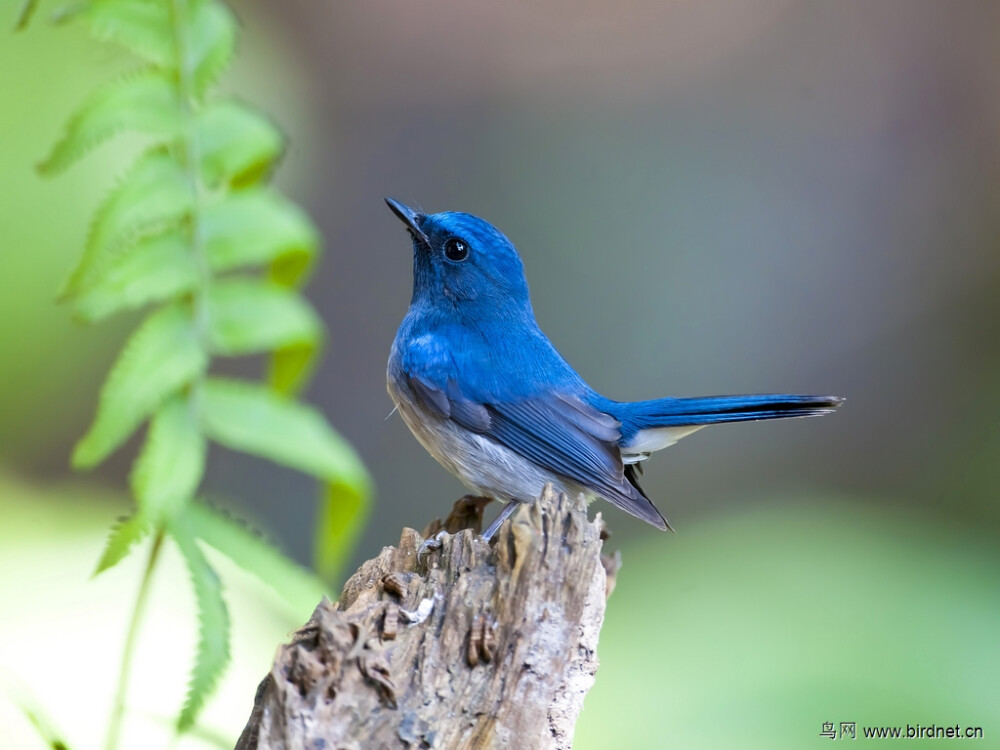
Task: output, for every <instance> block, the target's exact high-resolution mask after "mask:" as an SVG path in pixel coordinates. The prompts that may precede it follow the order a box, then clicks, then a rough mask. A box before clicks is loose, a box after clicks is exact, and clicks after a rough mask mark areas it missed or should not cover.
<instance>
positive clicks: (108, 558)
mask: <svg viewBox="0 0 1000 750" xmlns="http://www.w3.org/2000/svg"><path fill="white" fill-rule="evenodd" d="M152 526H153V525H152V523H151V522H150V520H149V518H148V517H147V516H146V515H144V514H143V513H142V512H136V513H133V514H132V515H131V516H129V517H128V518H126V519H123V520H121V521H119V522H118V523H116V524H115V525H114V526H112V527H111V533H110V534H109V535H108V541H107V544H106V545H105V546H104V553H103V554H102V555H101V559H100V560H99V561H98V563H97V568H96V569H95V570H94V575H95V576H96V575H97V574H98V573H102V572H103V571H105V570H107V569H108V568H113V567H114V566H115V565H117V564H118V563H120V562H121V561H122V560H124V559H125V557H126V556H127V555H128V553H129V552H131V551H132V548H133V547H134V546H135V545H136V544H137V543H138V542H140V541H142V539H143V538H144V537H145V536H146V535H147V534H148V533H149V532H150V530H151V529H152Z"/></svg>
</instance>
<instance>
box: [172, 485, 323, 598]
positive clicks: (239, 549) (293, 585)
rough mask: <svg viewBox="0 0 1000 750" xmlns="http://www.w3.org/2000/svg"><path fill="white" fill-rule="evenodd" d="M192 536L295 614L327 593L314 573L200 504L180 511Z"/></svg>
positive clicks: (258, 537) (240, 523)
mask: <svg viewBox="0 0 1000 750" xmlns="http://www.w3.org/2000/svg"><path fill="white" fill-rule="evenodd" d="M183 512H184V514H185V516H186V517H187V523H188V525H189V528H190V529H191V531H192V533H193V534H194V535H195V536H196V537H198V539H199V540H201V541H202V542H204V543H205V544H207V545H208V546H210V547H213V548H214V549H216V550H218V551H219V552H221V553H222V554H223V555H225V556H226V557H228V558H229V559H230V560H232V561H233V562H234V563H236V564H237V565H239V566H240V567H241V568H243V569H244V570H245V571H246V572H248V573H250V574H251V575H253V576H255V577H256V578H258V579H259V580H260V581H262V582H263V583H266V584H267V585H268V586H270V587H271V588H272V589H274V592H275V593H276V594H278V595H279V596H280V597H281V598H282V599H284V600H285V601H286V602H287V603H288V605H289V607H290V608H291V609H293V610H294V611H296V612H309V611H311V610H312V609H313V608H314V607H315V606H316V602H318V601H319V600H320V599H322V598H323V596H325V595H326V594H327V593H328V591H327V588H326V586H325V585H324V584H323V582H322V581H321V580H320V579H319V578H318V577H317V576H316V574H315V573H313V572H311V571H308V570H306V569H305V568H303V567H302V566H300V565H299V564H298V563H295V562H293V561H292V560H289V559H288V558H287V557H285V556H284V555H283V554H281V553H280V552H279V551H278V550H277V549H276V548H275V547H274V546H272V545H271V544H269V543H268V542H267V541H265V540H264V539H263V537H262V536H261V535H260V534H259V533H256V532H254V531H252V530H250V529H249V528H248V527H247V526H246V524H245V523H242V522H237V521H236V520H234V519H232V518H231V517H229V516H227V515H225V514H223V513H221V512H219V511H217V510H215V509H214V508H211V507H209V506H207V505H204V504H202V503H194V504H192V505H189V506H187V507H186V508H185V509H184V511H183Z"/></svg>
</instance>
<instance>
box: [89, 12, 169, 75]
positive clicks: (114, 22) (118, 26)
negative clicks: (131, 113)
mask: <svg viewBox="0 0 1000 750" xmlns="http://www.w3.org/2000/svg"><path fill="white" fill-rule="evenodd" d="M80 17H81V19H82V20H84V21H86V23H87V25H88V26H89V27H90V32H91V34H92V35H93V36H94V38H95V39H97V40H98V41H102V42H114V43H116V44H119V45H121V46H122V47H124V48H125V49H127V50H128V51H130V52H132V53H134V54H136V55H138V56H139V57H141V58H143V59H145V60H148V61H149V62H151V63H153V64H154V65H157V66H158V67H161V68H166V69H167V70H171V69H174V68H176V62H175V61H176V58H177V46H176V45H175V44H174V39H173V30H172V27H171V21H170V8H169V7H168V5H167V4H166V3H161V2H149V0H93V2H91V3H90V4H89V6H88V7H87V9H86V10H85V11H84V12H83V13H82V14H81V16H80Z"/></svg>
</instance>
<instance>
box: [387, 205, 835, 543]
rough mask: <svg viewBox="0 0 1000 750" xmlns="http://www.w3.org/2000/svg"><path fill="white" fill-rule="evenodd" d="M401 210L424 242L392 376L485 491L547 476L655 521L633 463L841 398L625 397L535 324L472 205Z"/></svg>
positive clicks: (516, 494) (517, 265)
mask: <svg viewBox="0 0 1000 750" xmlns="http://www.w3.org/2000/svg"><path fill="white" fill-rule="evenodd" d="M387 202H388V203H389V206H390V208H392V210H393V211H394V212H395V213H396V215H397V216H398V217H399V218H400V219H401V220H402V221H403V222H404V224H405V225H406V227H407V229H408V230H409V232H410V235H411V237H412V239H413V297H412V299H411V301H410V309H409V311H408V312H407V314H406V317H405V318H404V319H403V322H402V324H401V325H400V327H399V330H398V332H397V334H396V339H395V341H394V342H393V346H392V352H391V354H390V358H389V369H388V385H389V392H390V394H391V395H392V398H393V400H394V401H395V403H396V405H397V407H398V408H399V411H400V413H401V414H402V416H403V419H404V420H405V421H406V423H407V425H408V426H409V427H410V429H411V430H412V431H413V433H414V435H415V436H416V437H417V439H418V440H419V441H420V442H421V443H422V444H423V445H424V447H425V448H427V450H428V451H429V452H430V453H431V454H432V455H433V456H434V457H435V458H436V459H437V460H438V461H440V462H441V463H442V464H443V465H444V466H445V467H446V468H448V469H449V470H450V471H452V472H453V473H454V474H456V475H457V476H458V477H459V478H460V479H461V480H462V481H463V482H464V483H465V484H466V485H467V486H469V487H470V488H471V489H473V491H475V492H478V493H480V494H483V495H486V496H488V497H495V498H497V499H500V500H503V501H512V500H513V501H521V502H526V501H531V500H533V499H534V498H535V497H537V496H538V494H539V493H540V492H541V489H542V487H543V485H544V484H545V483H546V482H552V483H554V484H555V485H556V486H557V487H558V488H559V489H560V490H563V491H566V492H570V493H578V492H582V493H584V494H586V495H588V496H599V497H603V498H605V499H607V500H609V501H611V502H612V503H614V504H615V505H618V506H619V507H621V508H622V509H624V510H626V511H627V512H629V513H631V514H633V515H635V516H637V517H639V518H642V519H643V520H645V521H647V522H649V523H651V524H653V525H654V526H657V527H658V528H668V525H667V523H666V520H665V519H664V518H663V516H662V515H661V514H660V513H659V511H658V510H656V508H655V507H654V506H653V504H652V502H650V500H649V499H648V498H647V497H646V495H645V493H643V491H642V489H641V488H640V487H639V484H638V481H637V477H636V472H635V465H636V464H637V463H638V462H639V461H642V460H644V459H645V458H647V457H648V456H649V454H650V453H652V452H653V451H655V450H658V449H659V448H662V447H665V446H666V445H669V444H671V443H672V442H674V441H675V440H677V439H678V438H679V437H683V435H685V434H688V433H689V432H693V431H694V430H695V429H698V428H699V427H700V426H702V425H707V424H714V423H718V422H731V421H746V420H754V419H775V418H782V417H797V416H814V415H818V414H825V413H827V412H829V411H832V410H833V409H834V408H836V406H838V405H839V404H840V402H841V399H838V398H835V397H828V396H797V395H761V396H712V397H706V398H682V399H671V398H664V399H657V400H654V401H639V402H618V401H612V400H610V399H607V398H604V397H603V396H601V395H600V394H598V393H596V392H595V391H594V390H593V389H591V388H590V387H589V386H588V385H587V384H586V382H584V380H583V379H582V378H581V377H580V376H579V375H578V374H577V373H576V371H575V370H574V369H573V368H572V367H571V366H570V365H569V364H568V363H567V362H566V360H565V359H563V357H562V356H561V355H560V354H559V352H558V351H556V349H555V348H554V347H553V346H552V344H551V343H550V342H549V340H548V338H546V336H545V334H543V333H542V331H541V330H540V329H539V328H538V324H537V323H536V322H535V316H534V312H533V311H532V309H531V302H530V299H529V296H528V285H527V282H526V281H525V278H524V268H523V266H522V264H521V259H520V257H519V256H518V254H517V251H516V250H515V249H514V246H513V245H512V244H511V242H510V241H509V240H508V239H507V238H506V237H505V236H504V235H503V234H502V233H500V232H499V231H498V230H497V229H496V228H495V227H493V226H492V225H490V224H488V223H487V222H485V221H483V220H482V219H479V218H477V217H475V216H472V215H471V214H466V213H440V214H431V215H425V214H421V213H417V212H415V211H413V210H412V209H409V208H407V207H406V206H404V205H402V204H400V203H397V202H395V201H389V200H387Z"/></svg>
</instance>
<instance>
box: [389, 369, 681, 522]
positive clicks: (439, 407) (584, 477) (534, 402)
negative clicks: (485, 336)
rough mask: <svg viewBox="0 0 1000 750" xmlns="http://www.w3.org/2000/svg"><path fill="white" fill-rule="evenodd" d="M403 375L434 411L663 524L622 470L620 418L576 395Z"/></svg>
mask: <svg viewBox="0 0 1000 750" xmlns="http://www.w3.org/2000/svg"><path fill="white" fill-rule="evenodd" d="M408 379H409V382H410V386H411V388H412V390H413V391H414V393H416V394H417V396H418V397H419V398H420V400H421V401H422V402H423V403H424V405H425V406H426V407H427V408H428V409H430V410H431V411H433V412H435V413H436V414H437V415H438V416H440V417H442V418H445V419H451V420H453V421H454V422H456V423H458V424H459V425H461V426H462V427H464V428H465V429H467V430H470V431H472V432H475V433H478V434H480V435H484V436H486V437H489V438H490V439H492V440H494V441H496V442H497V443H499V444H501V445H503V446H504V447H506V448H508V449H509V450H512V451H514V452H515V453H518V454H519V455H521V456H523V457H524V458H526V459H528V460H529V461H531V462H533V463H535V464H536V465H538V466H540V467H542V468H544V469H546V470H548V471H550V472H552V473H553V474H557V475H559V476H561V477H565V478H567V479H569V480H571V481H572V482H575V483H577V484H580V485H583V486H584V487H587V488H589V489H591V490H593V491H594V492H595V493H597V494H599V495H601V496H602V497H604V498H605V499H607V500H609V501H610V502H612V503H614V504H615V505H617V506H618V507H619V508H621V509H622V510H624V511H626V512H627V513H630V514H631V515H633V516H636V517H637V518H641V519H642V520H643V521H646V522H647V523H650V524H652V525H653V526H656V527H657V528H659V529H666V528H668V524H667V522H666V519H664V518H663V516H662V515H661V514H660V512H659V511H658V510H657V509H656V507H655V506H654V505H653V503H652V502H650V500H649V498H647V497H646V496H645V494H644V493H643V492H642V490H641V489H640V488H639V487H638V485H637V483H635V482H634V481H632V477H630V476H628V474H627V473H626V471H625V466H624V464H623V463H622V457H621V451H620V449H619V447H618V442H619V440H620V439H621V431H620V427H621V425H620V424H619V422H618V421H617V420H616V419H615V418H614V417H612V416H611V415H609V414H605V413H604V412H602V411H600V410H598V409H596V408H594V407H593V406H591V405H590V404H588V403H586V402H585V401H583V400H582V399H581V398H579V397H578V396H575V395H568V394H552V395H546V396H539V397H535V398H527V399H517V400H500V399H497V400H495V401H493V400H489V401H482V400H479V399H472V398H469V397H467V396H466V395H465V394H463V393H462V390H461V388H460V387H459V386H458V384H457V383H456V382H455V380H454V379H449V380H447V381H446V382H445V383H444V384H443V385H437V384H435V383H433V382H431V381H429V380H427V379H424V378H421V377H419V376H413V375H409V376H408ZM519 499H522V500H525V499H527V498H519Z"/></svg>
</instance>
